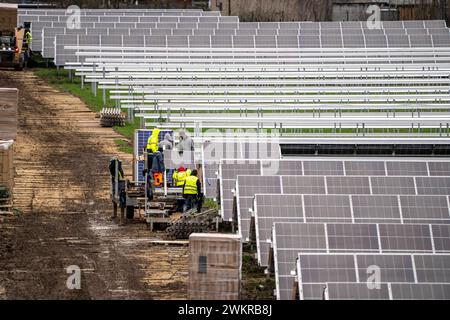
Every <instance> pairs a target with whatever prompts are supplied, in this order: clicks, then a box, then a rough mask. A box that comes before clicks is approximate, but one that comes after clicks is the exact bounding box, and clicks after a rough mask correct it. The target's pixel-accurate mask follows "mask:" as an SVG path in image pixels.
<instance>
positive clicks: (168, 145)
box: [159, 133, 173, 150]
mask: <svg viewBox="0 0 450 320" xmlns="http://www.w3.org/2000/svg"><path fill="white" fill-rule="evenodd" d="M159 147H160V148H163V150H172V149H173V138H172V136H171V135H170V133H166V134H165V135H164V140H163V141H161V142H160V143H159Z"/></svg>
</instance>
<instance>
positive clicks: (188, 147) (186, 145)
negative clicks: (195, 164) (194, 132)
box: [177, 130, 194, 153]
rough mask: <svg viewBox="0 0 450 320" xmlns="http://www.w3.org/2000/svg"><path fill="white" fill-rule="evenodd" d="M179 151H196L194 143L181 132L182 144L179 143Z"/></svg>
mask: <svg viewBox="0 0 450 320" xmlns="http://www.w3.org/2000/svg"><path fill="white" fill-rule="evenodd" d="M177 147H178V151H179V152H180V153H183V152H184V151H194V141H193V140H192V138H191V137H189V136H188V135H187V134H186V132H185V131H183V130H181V131H180V142H179V143H178V146H177Z"/></svg>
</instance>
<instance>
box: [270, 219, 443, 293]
mask: <svg viewBox="0 0 450 320" xmlns="http://www.w3.org/2000/svg"><path fill="white" fill-rule="evenodd" d="M435 227H440V228H441V229H442V226H440V225H423V224H415V225H409V224H358V223H356V224H342V223H338V224H315V223H292V222H290V223H275V224H274V229H273V240H274V247H273V250H274V253H273V256H275V257H276V259H277V263H276V264H275V268H276V269H275V271H276V274H277V275H279V276H278V277H277V282H278V283H279V285H278V296H279V298H280V299H286V298H288V297H289V296H290V295H291V293H292V285H293V283H294V281H293V280H294V278H295V277H294V276H292V275H290V272H291V271H292V270H294V269H295V264H293V263H292V261H295V259H296V256H297V255H298V252H302V253H308V252H315V253H324V254H325V253H327V254H328V253H331V254H332V253H344V252H350V253H355V252H364V253H380V254H385V253H405V252H414V253H429V254H432V253H433V254H434V253H449V251H450V247H449V246H448V244H449V243H448V241H449V240H450V228H449V226H448V225H445V229H446V233H445V235H446V246H440V245H439V244H442V242H441V241H440V240H439V239H434V237H433V234H434V233H433V231H434V228H435ZM436 243H438V246H436ZM278 246H280V248H281V249H279V247H278ZM293 268H294V269H293ZM382 281H385V282H390V281H395V280H392V279H389V280H387V279H382ZM327 282H328V281H327ZM330 282H331V280H330ZM342 282H345V280H342ZM302 283H303V282H302ZM305 283H308V282H305ZM289 284H290V285H289Z"/></svg>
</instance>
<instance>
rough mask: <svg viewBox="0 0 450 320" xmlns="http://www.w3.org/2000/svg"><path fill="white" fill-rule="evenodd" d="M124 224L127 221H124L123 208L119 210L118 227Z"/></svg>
mask: <svg viewBox="0 0 450 320" xmlns="http://www.w3.org/2000/svg"><path fill="white" fill-rule="evenodd" d="M126 224H127V221H126V219H125V208H120V219H119V226H124V225H126Z"/></svg>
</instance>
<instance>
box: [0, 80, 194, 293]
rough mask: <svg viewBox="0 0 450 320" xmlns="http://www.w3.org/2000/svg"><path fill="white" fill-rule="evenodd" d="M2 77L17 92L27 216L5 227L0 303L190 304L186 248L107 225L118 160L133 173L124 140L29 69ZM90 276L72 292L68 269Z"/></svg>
mask: <svg viewBox="0 0 450 320" xmlns="http://www.w3.org/2000/svg"><path fill="white" fill-rule="evenodd" d="M18 74H19V73H14V72H7V71H0V87H2V86H3V87H18V88H19V90H20V93H19V95H20V98H19V128H18V137H17V141H16V145H15V162H14V164H15V168H16V177H15V190H14V192H15V200H14V205H15V207H16V208H17V209H19V210H20V212H21V215H19V217H15V218H3V221H0V297H3V298H9V299H52V298H53V299H184V298H186V292H187V288H186V282H187V274H188V271H187V248H184V247H181V248H179V247H164V246H163V247H158V246H155V247H153V246H150V245H149V241H151V240H152V239H156V238H160V236H159V235H158V234H151V233H150V232H149V231H147V230H146V228H145V225H141V224H132V225H127V226H125V227H118V226H117V225H116V224H115V223H114V222H112V221H110V220H109V219H108V216H109V215H110V214H111V204H110V201H109V174H108V170H107V165H108V162H109V159H110V158H111V156H113V155H119V156H120V157H121V159H123V161H124V164H125V166H124V170H125V173H126V174H127V176H130V173H131V161H132V157H131V155H126V154H122V153H120V152H119V151H118V150H117V148H116V146H115V144H114V140H115V139H120V138H121V136H119V135H118V134H117V133H115V132H114V131H113V130H112V129H109V128H101V127H100V126H99V124H98V119H96V118H95V114H93V113H92V112H91V111H90V110H89V109H88V108H87V106H86V105H85V104H84V103H83V102H82V101H81V100H79V99H78V98H76V97H74V96H71V95H70V94H67V93H64V92H59V91H57V90H55V89H53V88H52V87H50V86H49V85H47V84H46V83H45V82H44V81H43V80H40V79H38V78H37V77H36V76H34V74H33V73H32V72H30V71H26V72H23V73H20V78H19V77H17V75H18ZM70 265H77V266H79V267H80V268H81V269H82V279H81V280H82V281H81V284H82V285H81V289H80V290H68V289H67V287H66V280H67V277H68V276H69V275H70V274H67V273H66V268H67V267H68V266H70Z"/></svg>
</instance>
